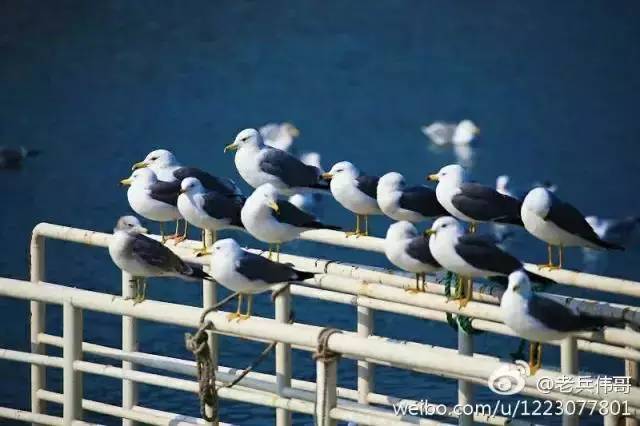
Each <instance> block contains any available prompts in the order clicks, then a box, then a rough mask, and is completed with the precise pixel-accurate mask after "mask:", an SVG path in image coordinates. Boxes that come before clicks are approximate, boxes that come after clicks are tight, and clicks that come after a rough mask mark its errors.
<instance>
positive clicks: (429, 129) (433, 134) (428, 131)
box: [420, 120, 480, 145]
mask: <svg viewBox="0 0 640 426" xmlns="http://www.w3.org/2000/svg"><path fill="white" fill-rule="evenodd" d="M420 130H422V133H424V135H425V136H427V137H428V138H429V139H431V142H433V143H434V144H436V145H447V144H450V143H452V144H454V145H467V144H469V143H471V141H473V140H474V139H475V137H476V135H477V134H478V133H480V129H479V128H478V127H477V126H476V125H475V124H474V123H473V121H471V120H462V121H461V122H460V123H458V124H454V123H445V122H442V121H436V122H434V123H432V124H430V125H429V126H422V127H421V128H420Z"/></svg>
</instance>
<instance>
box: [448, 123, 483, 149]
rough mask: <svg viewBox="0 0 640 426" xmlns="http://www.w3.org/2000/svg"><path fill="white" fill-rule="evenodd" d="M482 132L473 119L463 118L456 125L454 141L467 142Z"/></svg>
mask: <svg viewBox="0 0 640 426" xmlns="http://www.w3.org/2000/svg"><path fill="white" fill-rule="evenodd" d="M479 133H480V129H479V128H478V126H476V125H475V123H474V122H473V121H471V120H462V121H461V122H460V123H458V125H457V126H456V131H455V134H454V136H453V139H454V140H453V142H454V143H457V144H466V143H469V142H471V141H472V140H473V138H475V137H476V135H478V134H479Z"/></svg>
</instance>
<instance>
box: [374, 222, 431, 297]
mask: <svg viewBox="0 0 640 426" xmlns="http://www.w3.org/2000/svg"><path fill="white" fill-rule="evenodd" d="M384 254H385V255H386V256H387V259H389V262H391V263H393V264H394V265H395V266H397V267H398V268H400V269H402V270H405V271H407V272H412V273H414V274H416V289H415V290H410V291H412V292H414V291H415V292H419V291H423V292H424V291H425V289H426V288H425V286H426V274H429V273H433V272H436V271H438V270H439V269H441V266H440V264H439V263H438V261H436V260H435V259H434V257H433V255H431V250H430V249H429V240H428V239H427V238H426V237H425V235H422V234H419V233H418V230H417V229H416V227H415V226H413V225H412V224H411V223H410V222H407V221H400V222H396V223H394V224H393V225H391V226H390V227H389V229H388V230H387V236H386V238H385V244H384ZM420 279H422V288H420Z"/></svg>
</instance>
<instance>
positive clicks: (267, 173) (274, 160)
mask: <svg viewBox="0 0 640 426" xmlns="http://www.w3.org/2000/svg"><path fill="white" fill-rule="evenodd" d="M227 151H237V152H236V155H235V160H234V161H235V164H236V168H237V169H238V173H240V176H242V178H243V179H244V180H245V181H246V182H247V183H248V184H249V185H251V186H252V187H254V188H258V187H259V186H260V185H263V184H265V183H270V184H272V185H273V186H275V187H276V188H278V190H279V191H281V192H282V193H283V194H285V195H293V194H294V193H296V192H302V191H319V190H327V189H329V188H328V185H327V184H326V183H325V182H322V181H321V180H320V170H319V169H318V168H317V167H314V166H309V165H306V164H304V163H303V162H302V161H300V160H299V159H297V158H296V157H294V156H293V155H291V154H289V153H288V152H286V151H282V150H280V149H276V148H273V147H270V146H267V145H265V143H264V140H263V139H262V136H261V135H260V133H259V132H258V131H257V130H256V129H244V130H242V131H241V132H240V133H238V135H237V136H236V139H235V141H234V142H233V143H232V144H230V145H227V146H226V147H225V148H224V152H227Z"/></svg>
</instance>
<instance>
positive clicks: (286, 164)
mask: <svg viewBox="0 0 640 426" xmlns="http://www.w3.org/2000/svg"><path fill="white" fill-rule="evenodd" d="M259 164H260V170H262V171H263V172H265V173H268V174H270V175H274V176H277V177H278V178H279V179H280V180H281V181H282V182H284V183H285V185H288V186H290V187H305V186H313V185H316V184H318V181H319V176H320V171H319V170H318V168H316V167H313V166H307V165H306V164H304V163H303V162H302V161H300V160H298V159H297V158H296V157H294V156H293V155H291V154H289V153H288V152H285V151H282V150H279V149H275V148H270V147H267V148H265V149H264V150H263V154H262V155H261V157H260V162H259Z"/></svg>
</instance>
